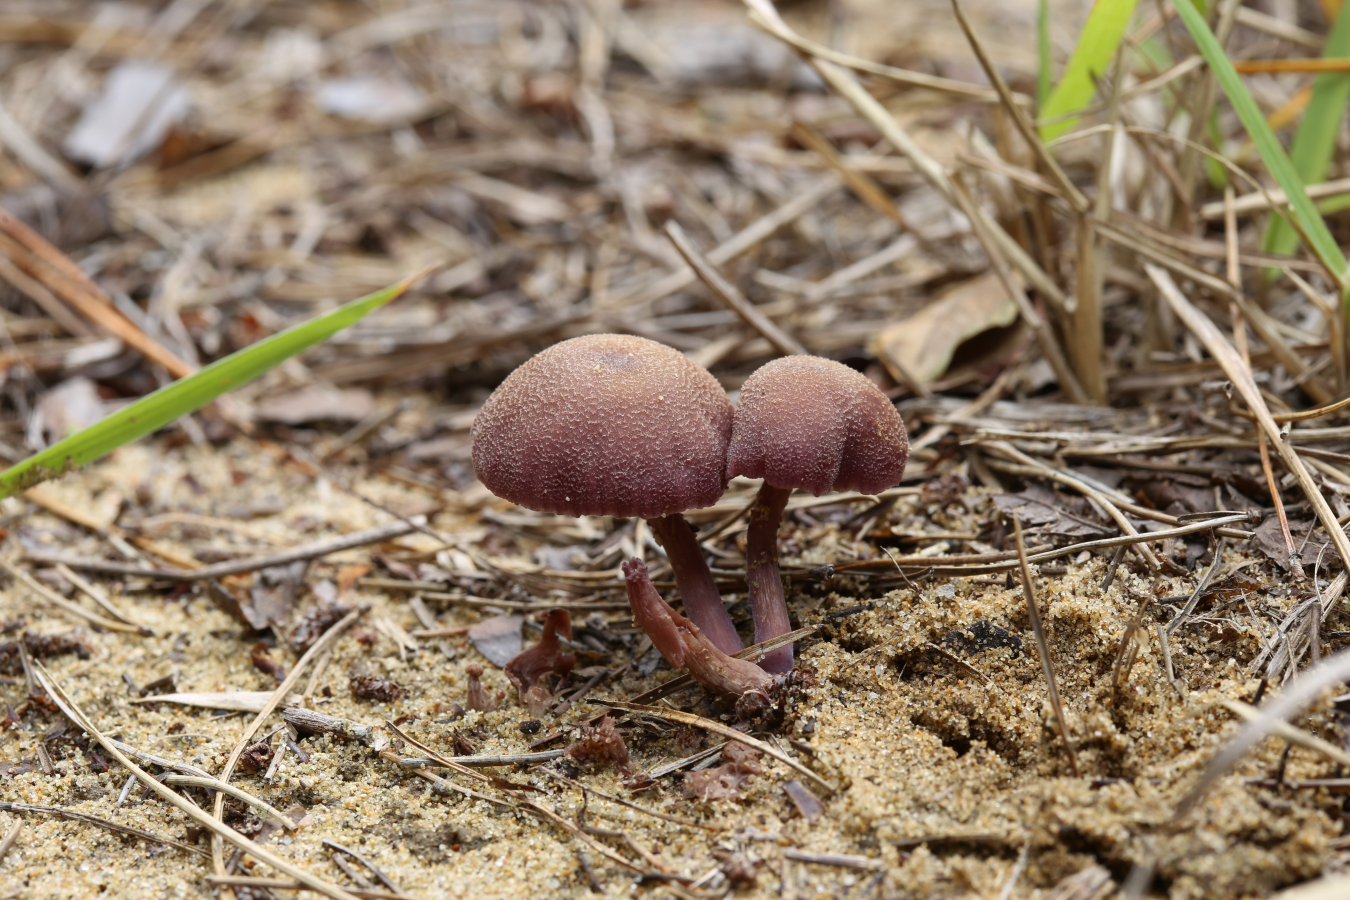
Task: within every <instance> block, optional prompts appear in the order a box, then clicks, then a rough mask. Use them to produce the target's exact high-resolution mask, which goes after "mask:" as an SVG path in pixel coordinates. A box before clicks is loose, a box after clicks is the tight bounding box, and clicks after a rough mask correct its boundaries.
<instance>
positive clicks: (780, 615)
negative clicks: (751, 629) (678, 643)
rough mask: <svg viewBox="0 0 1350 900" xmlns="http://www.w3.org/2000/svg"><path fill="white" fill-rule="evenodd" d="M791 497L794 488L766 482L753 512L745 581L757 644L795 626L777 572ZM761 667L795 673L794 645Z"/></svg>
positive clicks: (769, 656)
mask: <svg viewBox="0 0 1350 900" xmlns="http://www.w3.org/2000/svg"><path fill="white" fill-rule="evenodd" d="M791 496H792V488H780V487H774V486H773V485H771V484H769V483H768V482H767V481H766V482H764V486H763V487H761V488H760V489H759V496H757V497H756V498H755V505H754V506H753V507H752V508H751V510H750V528H749V531H748V532H747V534H746V543H745V557H746V562H745V580H746V583H747V585H748V586H749V588H750V608H751V610H752V611H753V613H754V617H755V643H757V644H758V643H762V642H764V641H769V640H773V639H774V638H776V637H779V636H781V635H784V634H787V633H788V632H789V631H791V630H792V623H791V622H789V621H788V609H787V599H786V598H785V597H784V596H783V578H782V576H781V575H780V574H779V571H778V526H779V524H780V523H781V522H782V521H783V510H784V509H785V508H786V507H787V502H788V498H789V497H791ZM691 617H692V616H691ZM705 630H706V629H705ZM759 664H760V667H761V668H763V669H764V671H766V672H773V673H774V674H781V673H783V672H790V671H792V645H791V644H788V645H787V646H786V647H779V648H778V649H777V650H772V651H770V652H769V653H767V654H765V656H764V658H763V659H762V660H760V663H759Z"/></svg>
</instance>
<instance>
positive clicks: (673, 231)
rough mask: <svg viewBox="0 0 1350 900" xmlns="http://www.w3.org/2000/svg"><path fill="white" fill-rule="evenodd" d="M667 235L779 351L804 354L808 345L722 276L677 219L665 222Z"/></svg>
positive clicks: (717, 291)
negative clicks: (770, 317) (773, 319)
mask: <svg viewBox="0 0 1350 900" xmlns="http://www.w3.org/2000/svg"><path fill="white" fill-rule="evenodd" d="M666 236H667V237H669V238H670V242H671V243H672V244H674V245H675V249H676V250H678V251H680V256H682V257H684V261H685V262H686V263H688V265H689V267H690V268H691V269H693V270H694V273H695V274H696V275H698V277H699V278H700V279H701V280H702V281H703V283H704V284H706V285H707V286H708V289H709V290H710V291H712V292H713V296H715V297H716V298H717V299H718V300H721V301H722V302H723V303H725V304H726V305H727V306H728V307H729V308H730V309H731V311H732V312H734V313H735V314H736V315H737V316H739V317H740V319H741V321H743V322H744V323H745V324H746V325H749V326H750V327H751V328H753V329H755V331H758V332H759V333H760V334H761V335H763V336H764V337H765V338H766V339H767V340H768V342H769V343H770V344H773V345H774V346H775V347H777V348H778V351H779V352H780V353H783V354H785V355H787V356H804V355H806V348H805V347H803V346H802V345H801V344H799V343H797V341H796V339H794V338H792V337H790V336H788V335H787V334H786V333H785V332H784V331H783V330H782V329H781V328H779V327H778V326H777V325H775V324H774V323H773V322H771V321H769V317H768V316H766V315H764V313H762V312H760V311H759V310H758V309H756V308H755V305H754V304H753V303H751V302H750V301H749V300H747V299H746V298H745V295H744V294H742V293H741V292H740V291H739V290H737V289H736V286H735V285H733V284H732V283H731V282H729V281H727V280H726V279H725V278H723V277H722V273H721V272H719V271H717V269H716V268H715V267H714V266H713V264H712V263H710V262H708V259H707V258H706V257H705V256H704V255H703V254H702V253H701V252H699V249H698V248H697V247H695V246H694V244H693V242H692V241H690V240H689V235H687V234H685V233H684V229H683V228H681V227H680V224H679V223H678V222H676V221H675V220H674V219H672V220H671V221H669V222H667V223H666Z"/></svg>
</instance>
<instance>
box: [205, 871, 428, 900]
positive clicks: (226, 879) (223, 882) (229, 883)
mask: <svg viewBox="0 0 1350 900" xmlns="http://www.w3.org/2000/svg"><path fill="white" fill-rule="evenodd" d="M206 883H207V884H214V885H217V886H219V887H228V888H237V887H247V888H262V889H264V890H267V889H271V890H275V891H303V890H304V889H305V886H304V885H303V884H301V883H300V882H298V881H295V880H294V879H291V878H262V877H260V876H257V875H207V876H206ZM348 892H349V893H350V894H351V895H352V896H353V897H360V898H362V900H408V897H409V895H408V894H398V893H395V892H393V891H381V890H376V889H374V888H349V889H348Z"/></svg>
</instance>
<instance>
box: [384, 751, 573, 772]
mask: <svg viewBox="0 0 1350 900" xmlns="http://www.w3.org/2000/svg"><path fill="white" fill-rule="evenodd" d="M566 754H567V751H566V750H541V751H539V752H538V753H499V754H495V755H484V756H447V757H444V759H443V760H442V759H433V758H431V757H426V758H424V759H423V758H418V757H409V756H405V757H403V761H402V763H401V765H404V766H407V767H408V768H410V769H421V768H427V767H436V766H440V767H442V768H449V767H448V766H446V765H445V763H455V764H456V765H460V766H468V767H469V768H471V769H491V768H495V767H497V766H533V765H538V764H539V763H546V762H551V761H553V760H555V759H558V758H559V757H561V756H565V755H566Z"/></svg>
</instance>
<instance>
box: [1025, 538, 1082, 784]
mask: <svg viewBox="0 0 1350 900" xmlns="http://www.w3.org/2000/svg"><path fill="white" fill-rule="evenodd" d="M1013 540H1015V541H1016V542H1017V556H1018V563H1019V564H1020V566H1021V569H1022V592H1023V594H1025V595H1026V601H1027V615H1028V617H1029V618H1030V619H1031V630H1032V632H1033V633H1034V634H1035V635H1036V649H1037V651H1038V652H1039V653H1040V656H1041V668H1042V669H1043V670H1044V672H1045V684H1046V689H1047V691H1048V693H1049V695H1050V708H1051V709H1052V710H1054V713H1055V721H1056V722H1058V723H1059V734H1060V737H1062V738H1063V739H1064V749H1065V751H1066V752H1067V753H1068V755H1069V766H1070V768H1072V769H1073V775H1074V777H1075V778H1078V777H1080V775H1079V771H1078V754H1076V753H1075V752H1074V748H1073V738H1071V737H1070V736H1069V722H1068V720H1067V719H1066V718H1065V717H1064V704H1063V703H1061V702H1060V699H1059V687H1058V686H1057V685H1056V684H1055V668H1054V665H1053V664H1052V663H1051V662H1050V646H1049V644H1048V642H1047V641H1046V639H1045V626H1044V625H1042V624H1041V610H1040V607H1039V606H1037V604H1036V588H1035V586H1034V585H1033V584H1032V583H1031V566H1030V564H1029V563H1028V562H1027V545H1026V542H1025V541H1023V540H1022V520H1021V519H1019V518H1017V516H1016V515H1014V516H1013Z"/></svg>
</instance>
